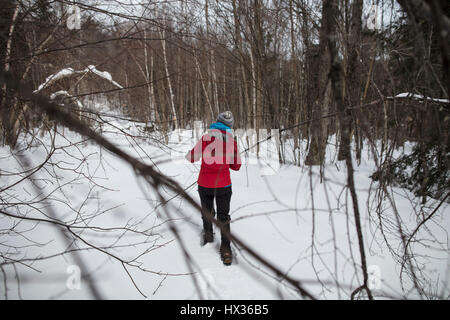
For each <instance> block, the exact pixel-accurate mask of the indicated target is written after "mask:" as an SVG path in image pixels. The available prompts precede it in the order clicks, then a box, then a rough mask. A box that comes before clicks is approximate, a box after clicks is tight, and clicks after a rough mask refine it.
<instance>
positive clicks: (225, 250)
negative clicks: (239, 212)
mask: <svg viewBox="0 0 450 320" xmlns="http://www.w3.org/2000/svg"><path fill="white" fill-rule="evenodd" d="M222 223H223V226H222V231H221V238H222V239H221V244H220V258H221V259H222V262H223V264H224V265H227V266H229V265H230V264H231V263H232V262H233V255H232V252H231V246H230V239H229V238H228V237H227V236H226V235H225V233H230V220H229V219H227V220H226V222H222Z"/></svg>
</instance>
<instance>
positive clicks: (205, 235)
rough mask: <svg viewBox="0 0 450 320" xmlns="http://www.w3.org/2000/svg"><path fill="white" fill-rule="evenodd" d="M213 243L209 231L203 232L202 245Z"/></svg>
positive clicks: (212, 236)
mask: <svg viewBox="0 0 450 320" xmlns="http://www.w3.org/2000/svg"><path fill="white" fill-rule="evenodd" d="M208 242H214V233H213V232H212V231H210V230H206V231H203V245H206V244H207V243H208Z"/></svg>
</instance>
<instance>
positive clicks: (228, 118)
mask: <svg viewBox="0 0 450 320" xmlns="http://www.w3.org/2000/svg"><path fill="white" fill-rule="evenodd" d="M217 121H219V122H222V123H223V124H224V125H226V126H228V127H230V128H232V127H233V124H234V118H233V114H232V113H231V111H225V112H222V113H219V115H218V116H217Z"/></svg>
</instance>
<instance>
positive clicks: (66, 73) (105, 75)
mask: <svg viewBox="0 0 450 320" xmlns="http://www.w3.org/2000/svg"><path fill="white" fill-rule="evenodd" d="M88 72H91V73H93V74H95V75H97V76H98V77H100V78H102V79H104V80H106V81H108V82H110V83H111V84H112V85H114V86H116V87H117V88H120V89H123V87H122V86H121V85H120V84H118V83H117V82H116V81H114V80H113V79H112V76H111V74H110V73H109V72H107V71H99V70H97V68H96V67H95V66H93V65H89V66H88V67H87V68H86V69H84V70H78V71H77V70H74V69H72V68H64V69H62V70H60V71H58V72H57V73H54V74H52V75H50V76H48V77H47V78H46V79H45V81H44V83H42V84H41V85H40V86H39V87H38V88H37V90H35V91H34V92H35V93H36V92H39V91H41V90H43V89H45V88H47V87H48V86H50V85H51V84H53V83H54V82H56V81H58V80H61V79H64V78H67V77H71V76H73V75H76V74H86V73H88Z"/></svg>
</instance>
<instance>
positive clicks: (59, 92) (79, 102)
mask: <svg viewBox="0 0 450 320" xmlns="http://www.w3.org/2000/svg"><path fill="white" fill-rule="evenodd" d="M59 96H64V97H68V98H72V99H74V101H75V103H76V104H77V106H78V108H80V109H84V108H83V104H82V103H81V101H80V100H78V99H77V98H76V97H74V96H72V95H71V94H70V93H68V92H67V91H65V90H61V91H57V92H55V93H52V94H51V95H50V100H55V98H56V97H59Z"/></svg>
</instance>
